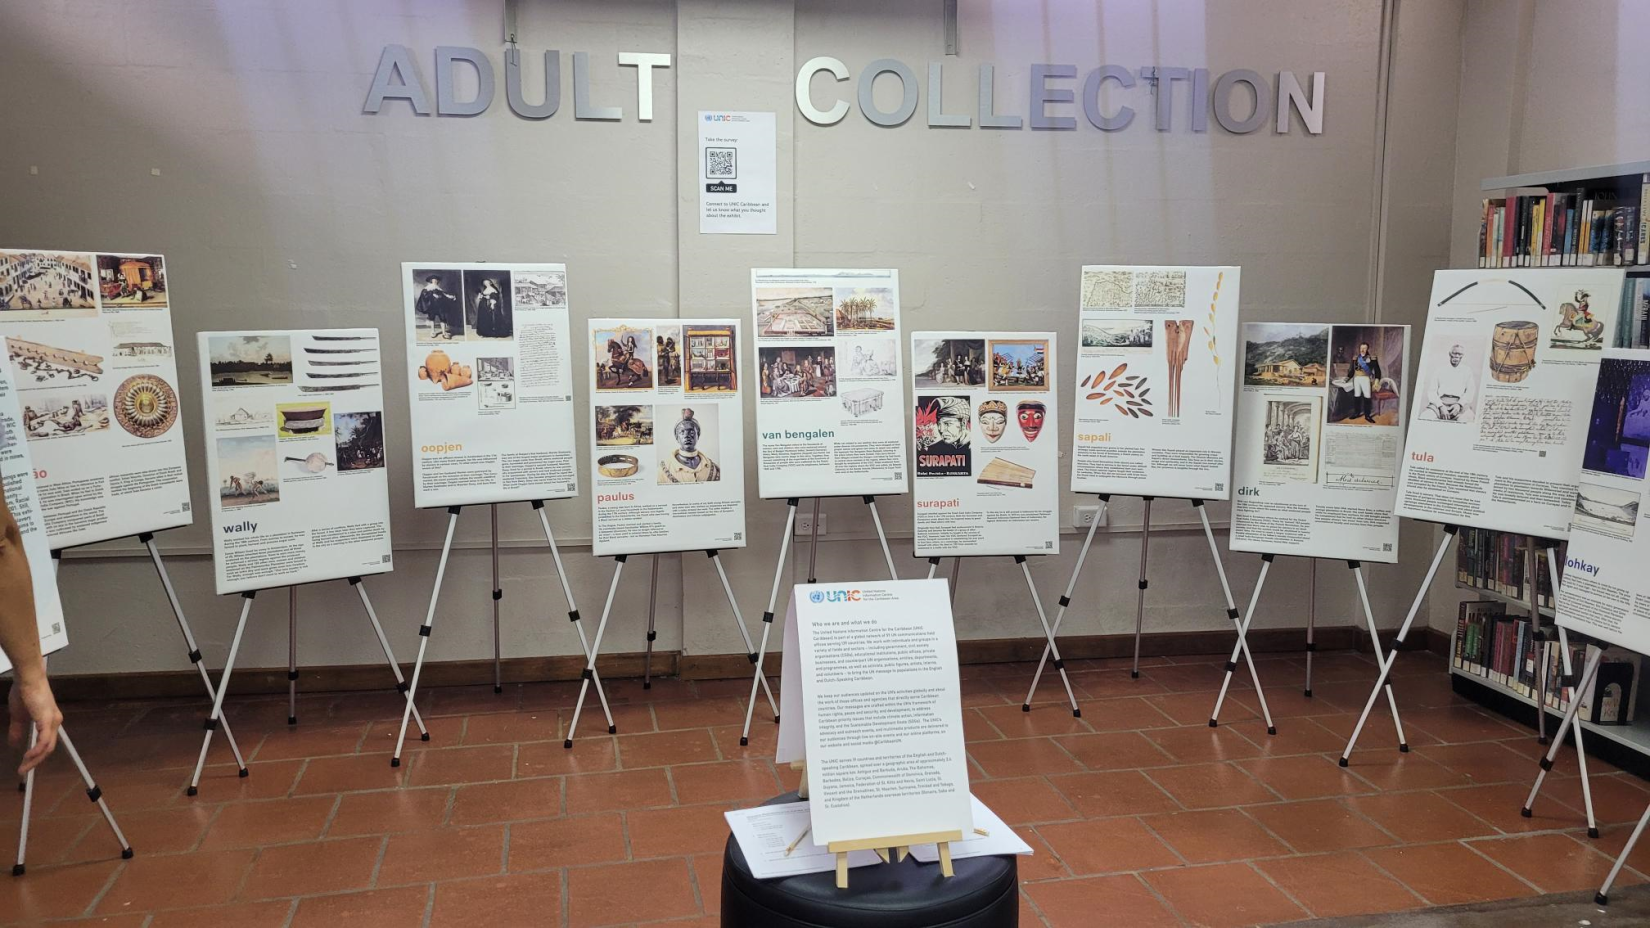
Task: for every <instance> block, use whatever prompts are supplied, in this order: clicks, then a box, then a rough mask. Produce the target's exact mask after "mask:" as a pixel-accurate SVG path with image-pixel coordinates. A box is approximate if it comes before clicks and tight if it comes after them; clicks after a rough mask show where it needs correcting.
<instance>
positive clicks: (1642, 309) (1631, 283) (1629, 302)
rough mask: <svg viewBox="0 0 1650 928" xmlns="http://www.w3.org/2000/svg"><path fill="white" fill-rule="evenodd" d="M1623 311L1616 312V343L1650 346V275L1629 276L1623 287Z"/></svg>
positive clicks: (1622, 345)
mask: <svg viewBox="0 0 1650 928" xmlns="http://www.w3.org/2000/svg"><path fill="white" fill-rule="evenodd" d="M1621 303H1622V305H1621V311H1620V312H1619V313H1617V314H1616V325H1617V327H1618V330H1617V332H1616V345H1617V346H1619V347H1622V348H1650V277H1629V278H1627V286H1625V287H1623V288H1622V289H1621Z"/></svg>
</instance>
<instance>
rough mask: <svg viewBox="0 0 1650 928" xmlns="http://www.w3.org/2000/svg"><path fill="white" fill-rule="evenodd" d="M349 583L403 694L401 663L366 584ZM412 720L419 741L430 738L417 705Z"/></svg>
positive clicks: (403, 682)
mask: <svg viewBox="0 0 1650 928" xmlns="http://www.w3.org/2000/svg"><path fill="white" fill-rule="evenodd" d="M349 585H350V586H352V587H355V592H356V594H357V595H359V596H360V597H361V606H362V608H364V609H366V610H367V621H368V622H371V623H372V633H373V634H374V635H377V636H378V647H379V648H381V649H383V651H384V660H385V661H387V662H389V665H390V673H393V674H395V691H396V692H397V693H401V694H402V695H405V694H406V692H407V681H406V679H404V678H403V677H402V676H401V664H400V663H398V662H397V661H396V659H395V652H394V651H391V650H390V640H389V639H388V638H386V637H384V626H383V625H380V624H379V622H378V612H377V610H375V609H373V608H372V600H370V599H368V598H367V586H366V584H364V583H362V582H361V578H360V577H351V578H349ZM412 717H413V721H415V722H417V723H418V736H419V740H420V741H428V740H430V730H429V729H428V728H425V727H424V717H423V716H421V715H419V714H418V707H417V706H413V707H412Z"/></svg>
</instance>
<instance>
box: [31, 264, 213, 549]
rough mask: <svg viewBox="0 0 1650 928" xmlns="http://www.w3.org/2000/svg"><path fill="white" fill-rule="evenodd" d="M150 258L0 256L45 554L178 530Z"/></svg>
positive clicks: (163, 347) (157, 298) (172, 408)
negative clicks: (46, 547)
mask: <svg viewBox="0 0 1650 928" xmlns="http://www.w3.org/2000/svg"><path fill="white" fill-rule="evenodd" d="M167 284H168V281H167V276H166V261H165V259H164V258H162V257H161V256H160V255H128V254H93V253H87V252H67V251H0V336H3V337H4V338H5V340H6V360H7V361H8V362H9V367H10V371H11V379H12V384H13V386H14V387H15V389H16V391H17V402H18V408H19V412H20V415H21V417H22V418H21V419H20V420H19V423H18V431H17V435H18V437H19V438H20V439H22V440H26V441H28V442H29V454H30V457H31V458H32V459H33V461H34V468H35V472H36V475H37V478H38V482H39V486H40V503H41V506H42V507H43V508H42V510H41V519H42V522H43V527H44V530H45V533H46V535H47V538H48V544H49V545H50V546H51V547H52V548H54V549H61V548H68V547H73V546H75V545H85V544H91V543H93V542H97V541H107V540H109V539H111V538H122V537H125V536H128V535H137V534H140V533H142V532H154V531H160V530H162V529H168V528H176V527H178V526H181V525H188V524H190V522H192V521H193V520H194V515H193V513H192V512H191V511H190V510H191V506H190V502H189V475H188V473H187V471H186V466H187V465H186V462H185V454H184V445H183V426H182V425H181V423H180V421H179V420H180V410H179V405H180V404H179V402H178V388H177V384H178V370H177V358H176V356H175V352H174V350H173V348H174V343H173V339H172V314H171V299H170V293H169V291H168V287H167Z"/></svg>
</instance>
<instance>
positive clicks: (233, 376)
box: [197, 329, 391, 594]
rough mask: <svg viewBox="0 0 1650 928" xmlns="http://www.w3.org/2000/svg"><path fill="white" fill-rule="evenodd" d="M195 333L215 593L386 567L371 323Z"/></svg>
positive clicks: (386, 503)
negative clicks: (352, 326) (204, 420)
mask: <svg viewBox="0 0 1650 928" xmlns="http://www.w3.org/2000/svg"><path fill="white" fill-rule="evenodd" d="M197 337H198V339H199V341H200V358H201V360H200V364H201V399H202V403H201V405H202V407H203V408H205V409H206V411H207V412H206V414H207V427H206V467H207V474H208V480H207V486H208V487H209V488H210V490H211V501H212V555H213V557H212V560H213V564H214V567H215V569H216V572H217V583H218V593H219V594H224V593H239V592H244V591H246V590H265V589H269V588H271V587H277V586H288V585H291V584H297V583H313V582H315V581H317V580H338V579H343V578H347V577H358V576H362V575H365V574H379V573H384V572H386V571H388V570H390V569H391V563H390V551H391V549H390V487H389V476H388V474H389V472H388V471H387V470H386V469H385V456H384V387H383V373H384V371H383V355H382V353H381V352H380V351H379V340H378V330H376V329H304V330H294V331H264V332H202V333H200V335H199V336H197ZM340 361H349V362H350V364H349V366H347V367H341V366H338V362H340Z"/></svg>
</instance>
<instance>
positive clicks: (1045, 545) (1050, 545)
mask: <svg viewBox="0 0 1650 928" xmlns="http://www.w3.org/2000/svg"><path fill="white" fill-rule="evenodd" d="M1053 548H1054V542H1052V541H1045V542H1043V550H1045V551H1049V550H1053Z"/></svg>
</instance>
